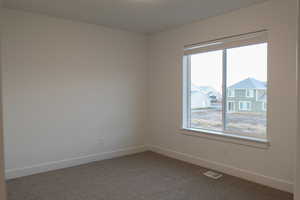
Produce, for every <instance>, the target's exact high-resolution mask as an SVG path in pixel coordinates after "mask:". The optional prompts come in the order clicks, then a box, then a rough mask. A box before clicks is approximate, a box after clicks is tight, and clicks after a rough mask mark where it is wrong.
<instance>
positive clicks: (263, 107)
mask: <svg viewBox="0 0 300 200" xmlns="http://www.w3.org/2000/svg"><path fill="white" fill-rule="evenodd" d="M262 110H263V111H266V110H267V103H266V102H262Z"/></svg>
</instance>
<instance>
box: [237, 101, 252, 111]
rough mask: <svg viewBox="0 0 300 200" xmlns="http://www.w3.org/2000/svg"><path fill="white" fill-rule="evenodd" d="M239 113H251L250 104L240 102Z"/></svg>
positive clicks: (248, 102)
mask: <svg viewBox="0 0 300 200" xmlns="http://www.w3.org/2000/svg"><path fill="white" fill-rule="evenodd" d="M239 105H240V107H239V108H240V111H251V102H250V101H240V102H239Z"/></svg>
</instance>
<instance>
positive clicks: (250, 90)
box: [246, 89, 254, 97]
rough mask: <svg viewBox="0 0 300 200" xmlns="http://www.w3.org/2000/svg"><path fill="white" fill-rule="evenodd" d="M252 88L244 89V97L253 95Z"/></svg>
mask: <svg viewBox="0 0 300 200" xmlns="http://www.w3.org/2000/svg"><path fill="white" fill-rule="evenodd" d="M253 94H254V92H253V89H246V97H253Z"/></svg>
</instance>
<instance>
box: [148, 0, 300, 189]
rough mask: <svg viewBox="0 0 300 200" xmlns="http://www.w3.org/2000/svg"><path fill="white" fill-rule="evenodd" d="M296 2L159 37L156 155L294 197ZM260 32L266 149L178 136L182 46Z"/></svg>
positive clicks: (153, 68) (277, 0)
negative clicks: (264, 45) (264, 47)
mask: <svg viewBox="0 0 300 200" xmlns="http://www.w3.org/2000/svg"><path fill="white" fill-rule="evenodd" d="M296 24H297V1H296V0H285V1H282V0H272V1H268V2H265V3H263V4H257V5H254V6H251V7H248V8H244V9H240V10H238V11H234V12H232V13H228V14H225V15H222V16H217V17H213V18H209V19H207V20H203V21H199V22H197V23H193V24H189V25H185V26H183V27H180V28H176V29H173V30H169V31H165V32H162V33H158V34H155V35H153V36H152V37H151V39H150V41H149V44H150V47H149V48H150V56H149V57H150V59H149V61H150V66H149V67H150V69H149V70H150V71H149V72H150V75H149V76H150V77H149V79H150V107H149V111H150V122H151V126H150V128H151V129H150V131H149V135H148V139H149V142H148V144H149V145H152V149H154V150H156V151H158V152H162V153H165V154H168V155H173V156H174V157H178V158H182V159H186V160H190V161H192V160H193V161H194V162H195V163H197V162H198V163H200V164H203V165H206V166H209V167H213V168H215V169H218V170H221V171H226V172H227V173H231V174H233V175H237V176H241V177H244V178H247V179H250V180H252V181H257V182H261V183H264V184H267V185H270V186H273V187H277V188H279V189H283V190H287V191H292V187H293V186H292V183H293V181H294V180H293V176H294V143H295V142H294V141H295V134H296V127H297V120H296V116H297V109H296V108H297V100H296V99H297V98H296V94H297V89H296V86H297V82H296V39H297V29H296ZM262 29H268V31H269V77H268V80H269V85H268V86H269V87H268V89H269V90H268V98H269V104H268V106H269V107H268V134H269V136H270V139H271V141H270V142H271V146H270V148H268V149H258V148H254V147H246V146H242V145H238V144H232V143H228V142H227V143H226V142H222V141H218V140H211V139H207V138H203V137H195V136H187V135H184V134H183V133H187V132H185V131H181V130H180V112H181V111H180V109H181V89H180V88H181V82H180V80H181V56H182V50H183V46H184V45H187V44H193V43H198V42H203V41H208V40H213V39H217V38H222V37H224V36H231V35H237V34H241V33H247V32H252V31H257V30H262Z"/></svg>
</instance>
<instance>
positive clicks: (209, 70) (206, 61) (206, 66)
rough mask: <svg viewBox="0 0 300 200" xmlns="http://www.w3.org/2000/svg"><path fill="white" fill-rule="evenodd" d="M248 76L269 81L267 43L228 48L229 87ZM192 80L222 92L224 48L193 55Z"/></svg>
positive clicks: (196, 83)
mask: <svg viewBox="0 0 300 200" xmlns="http://www.w3.org/2000/svg"><path fill="white" fill-rule="evenodd" d="M248 77H251V78H255V79H257V80H260V81H264V82H266V81H267V43H263V44H256V45H250V46H244V47H237V48H232V49H228V50H227V87H228V86H230V85H232V84H235V83H237V82H239V81H241V80H244V79H246V78H248ZM191 81H192V83H193V84H195V85H197V86H211V87H213V88H215V89H216V90H218V91H219V92H220V93H221V92H222V50H218V51H211V52H207V53H200V54H194V55H192V56H191Z"/></svg>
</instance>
